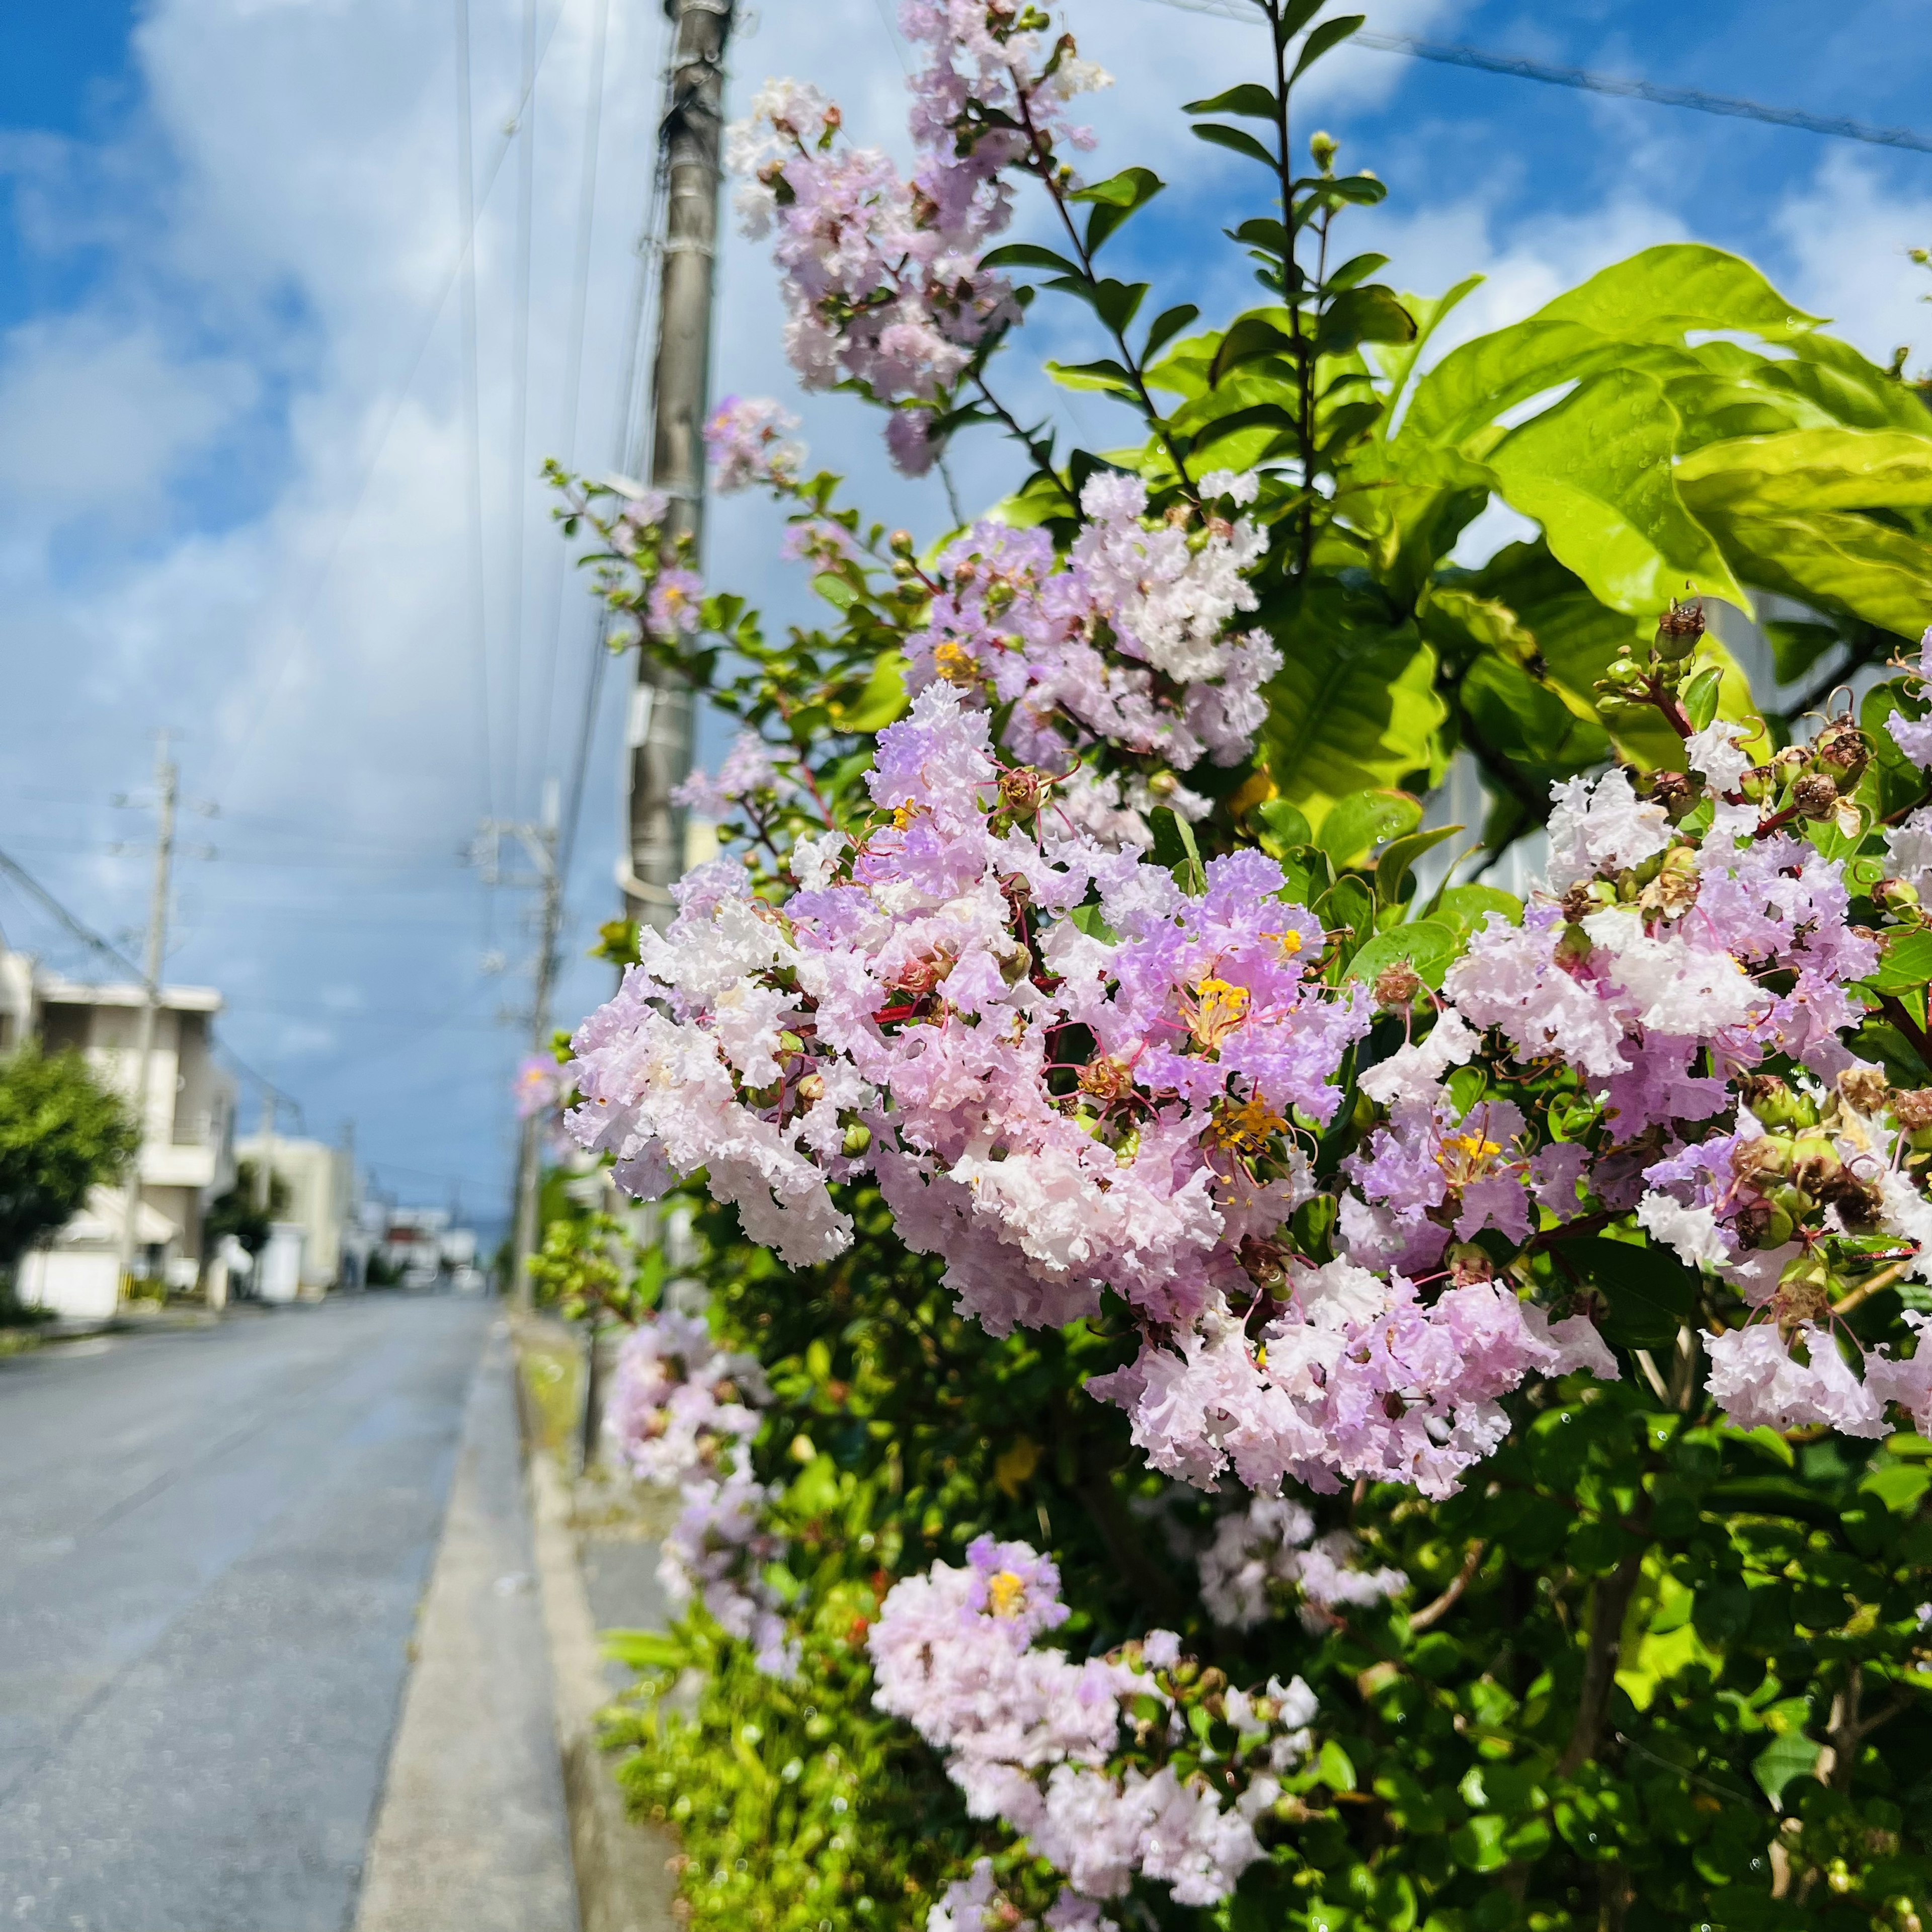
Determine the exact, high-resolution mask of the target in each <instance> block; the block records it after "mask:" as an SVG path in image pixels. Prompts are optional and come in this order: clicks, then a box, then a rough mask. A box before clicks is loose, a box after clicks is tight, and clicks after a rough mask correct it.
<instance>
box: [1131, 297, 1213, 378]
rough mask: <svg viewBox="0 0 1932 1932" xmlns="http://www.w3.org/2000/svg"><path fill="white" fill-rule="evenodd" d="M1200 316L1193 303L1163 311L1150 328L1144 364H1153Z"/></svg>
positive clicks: (1143, 359)
mask: <svg viewBox="0 0 1932 1932" xmlns="http://www.w3.org/2000/svg"><path fill="white" fill-rule="evenodd" d="M1200 314H1201V311H1199V309H1198V308H1196V307H1195V305H1193V303H1192V302H1181V303H1178V304H1177V305H1175V307H1174V308H1169V309H1163V310H1162V311H1161V312H1160V314H1158V315H1157V316H1156V317H1154V320H1153V322H1152V323H1151V324H1150V325H1149V326H1148V332H1147V341H1146V342H1145V344H1143V345H1142V349H1141V361H1142V364H1143V365H1145V364H1146V363H1148V362H1152V361H1153V360H1154V357H1155V356H1157V355H1159V354H1160V352H1161V350H1163V348H1165V347H1166V345H1167V344H1168V343H1169V341H1170V340H1171V339H1172V338H1174V337H1175V336H1177V335H1179V334H1180V333H1181V331H1182V330H1183V329H1185V328H1186V327H1187V325H1188V324H1189V323H1191V322H1193V321H1195V320H1197V319H1198V318H1199V315H1200Z"/></svg>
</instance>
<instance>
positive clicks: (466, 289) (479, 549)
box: [456, 0, 529, 814]
mask: <svg viewBox="0 0 1932 1932" xmlns="http://www.w3.org/2000/svg"><path fill="white" fill-rule="evenodd" d="M528 109H529V102H528V101H525V102H524V103H523V109H522V110H520V111H519V113H518V114H517V120H518V121H519V122H521V121H522V119H523V113H524V112H526V111H527V110H528ZM470 112H471V105H470V77H469V0H456V197H457V225H458V227H459V228H460V229H461V230H462V232H463V234H464V235H465V236H474V235H475V231H476V205H475V193H476V180H475V173H474V171H473V163H472V154H471V139H470V130H469V120H470ZM458 275H459V278H460V284H461V300H462V329H463V462H464V464H465V466H466V469H467V470H468V472H469V475H468V479H467V480H468V482H469V503H468V505H467V510H468V517H467V534H468V538H469V630H470V639H469V641H470V646H471V648H472V650H473V651H474V652H475V659H476V676H477V682H478V694H477V711H478V717H479V718H480V721H481V730H482V739H483V746H482V748H483V809H484V813H485V814H489V813H492V812H493V811H495V810H496V782H495V775H494V769H493V763H492V760H491V758H490V630H489V613H488V609H487V604H486V602H485V600H484V594H483V422H482V401H481V395H479V393H478V392H479V389H480V387H481V378H480V377H479V374H478V369H477V353H476V251H475V248H474V247H473V246H469V247H466V248H464V249H463V260H462V263H461V264H460V269H459V271H458Z"/></svg>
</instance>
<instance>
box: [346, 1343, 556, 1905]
mask: <svg viewBox="0 0 1932 1932" xmlns="http://www.w3.org/2000/svg"><path fill="white" fill-rule="evenodd" d="M511 1373H512V1371H511V1355H510V1346H509V1340H508V1328H507V1326H506V1325H505V1324H504V1323H502V1322H498V1323H496V1325H495V1326H494V1328H493V1330H492V1331H491V1334H490V1339H489V1341H488V1343H487V1345H486V1346H485V1349H484V1355H483V1358H482V1361H481V1364H480V1366H479V1367H478V1370H477V1373H476V1377H475V1382H474V1383H473V1384H472V1386H471V1389H470V1393H469V1402H468V1405H467V1406H466V1409H465V1412H464V1415H463V1439H462V1445H461V1447H460V1450H459V1451H458V1463H457V1471H456V1480H455V1485H454V1487H453V1488H452V1493H451V1496H450V1504H449V1517H448V1519H447V1520H446V1523H445V1526H444V1529H443V1541H442V1544H441V1547H440V1549H439V1550H438V1552H437V1559H436V1568H435V1570H434V1573H433V1574H432V1576H431V1580H430V1586H429V1591H428V1595H427V1596H426V1597H425V1599H424V1601H423V1606H422V1614H421V1617H420V1619H419V1623H418V1626H417V1633H416V1643H415V1646H414V1655H415V1656H416V1660H417V1661H416V1668H415V1670H414V1671H413V1673H412V1675H411V1677H410V1686H409V1691H408V1694H407V1697H406V1698H405V1700H404V1706H403V1714H402V1718H401V1723H400V1724H399V1725H398V1729H397V1733H396V1739H395V1745H394V1748H393V1749H392V1753H391V1756H390V1760H389V1775H388V1778H387V1781H386V1785H385V1788H384V1790H383V1798H382V1802H381V1805H380V1808H379V1811H378V1813H377V1818H376V1822H375V1828H374V1832H373V1833H372V1834H371V1840H370V1845H369V1853H368V1862H367V1864H366V1865H365V1868H364V1876H363V1882H362V1900H361V1904H360V1907H359V1911H358V1913H357V1916H356V1927H357V1932H577V1926H578V1920H577V1897H576V1886H575V1882H574V1878H573V1875H572V1871H571V1842H570V1824H569V1818H568V1811H567V1810H566V1807H565V1798H564V1781H563V1776H562V1769H561V1767H560V1765H559V1757H558V1748H557V1728H556V1702H555V1697H554V1694H553V1684H552V1673H551V1667H550V1646H549V1643H548V1641H547V1632H546V1630H545V1626H544V1616H543V1613H542V1608H541V1600H540V1597H539V1593H538V1584H537V1577H536V1568H537V1565H536V1559H535V1553H534V1550H533V1546H532V1535H531V1526H530V1521H529V1511H528V1507H527V1504H526V1499H525V1492H524V1484H523V1469H522V1465H521V1458H520V1454H519V1444H518V1439H517V1409H516V1400H515V1395H514V1388H513V1386H512V1383H511Z"/></svg>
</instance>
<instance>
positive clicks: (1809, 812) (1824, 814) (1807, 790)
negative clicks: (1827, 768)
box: [1791, 772, 1838, 818]
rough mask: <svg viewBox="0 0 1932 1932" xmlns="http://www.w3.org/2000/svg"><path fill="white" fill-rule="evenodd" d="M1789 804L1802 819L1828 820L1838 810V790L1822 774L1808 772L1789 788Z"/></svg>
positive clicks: (1831, 781)
mask: <svg viewBox="0 0 1932 1932" xmlns="http://www.w3.org/2000/svg"><path fill="white" fill-rule="evenodd" d="M1791 802H1792V803H1793V805H1796V807H1797V808H1798V811H1799V816H1800V817H1803V818H1829V817H1831V815H1832V813H1833V812H1835V811H1837V810H1838V785H1837V784H1836V783H1835V781H1833V780H1832V779H1831V778H1827V777H1826V775H1825V774H1824V773H1823V772H1808V773H1807V774H1806V775H1805V776H1804V777H1803V778H1800V779H1799V781H1798V782H1797V783H1796V784H1795V785H1793V787H1791Z"/></svg>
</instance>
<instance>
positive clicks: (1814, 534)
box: [1702, 504, 1932, 637]
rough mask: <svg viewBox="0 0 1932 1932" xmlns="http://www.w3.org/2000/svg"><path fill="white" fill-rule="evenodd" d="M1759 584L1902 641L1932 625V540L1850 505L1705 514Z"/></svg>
mask: <svg viewBox="0 0 1932 1932" xmlns="http://www.w3.org/2000/svg"><path fill="white" fill-rule="evenodd" d="M1702 514H1703V515H1704V517H1706V520H1707V521H1708V522H1709V524H1710V526H1711V527H1712V529H1713V530H1714V531H1715V532H1717V534H1718V537H1719V538H1721V541H1723V543H1724V548H1725V550H1727V553H1729V554H1730V556H1732V557H1733V558H1735V559H1736V560H1737V563H1738V567H1739V569H1740V570H1741V571H1742V572H1743V574H1745V577H1747V578H1748V579H1749V580H1750V581H1751V582H1752V583H1757V584H1762V585H1763V586H1764V587H1765V588H1766V589H1768V590H1779V591H1782V592H1784V594H1785V595H1787V596H1788V597H1795V598H1797V599H1798V600H1799V601H1800V602H1801V603H1806V604H1812V605H1813V606H1814V607H1817V608H1818V609H1820V610H1839V611H1845V612H1849V613H1850V614H1851V615H1852V616H1855V617H1862V618H1863V619H1864V620H1865V621H1866V622H1867V623H1870V624H1876V625H1878V626H1879V628H1880V629H1882V630H1886V631H1892V632H1894V633H1895V634H1897V635H1898V636H1900V637H1917V636H1918V634H1919V632H1920V631H1922V630H1923V629H1924V628H1925V626H1926V625H1927V623H1932V544H1928V543H1927V542H1926V541H1924V540H1923V539H1922V538H1918V537H1915V536H1912V535H1909V533H1908V532H1906V531H1903V530H1901V529H1894V528H1893V527H1892V526H1891V525H1889V524H1887V523H1879V522H1877V521H1876V520H1874V519H1873V518H1872V517H1861V516H1860V515H1858V514H1857V513H1856V512H1855V511H1849V510H1813V511H1803V512H1799V511H1791V512H1787V513H1781V514H1769V515H1758V514H1754V513H1751V512H1749V511H1745V510H1743V509H1742V508H1734V507H1733V506H1730V505H1722V504H1720V505H1714V506H1712V507H1711V508H1709V509H1707V510H1704V511H1702Z"/></svg>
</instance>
